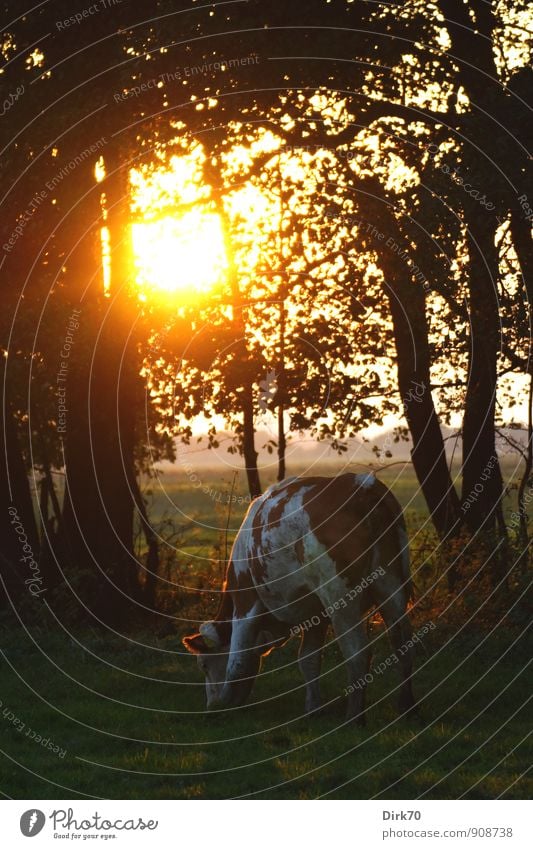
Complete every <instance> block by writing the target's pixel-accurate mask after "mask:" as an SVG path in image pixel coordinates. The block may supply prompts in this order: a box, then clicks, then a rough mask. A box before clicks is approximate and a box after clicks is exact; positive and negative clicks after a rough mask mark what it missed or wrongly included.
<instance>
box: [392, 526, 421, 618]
mask: <svg viewBox="0 0 533 849" xmlns="http://www.w3.org/2000/svg"><path fill="white" fill-rule="evenodd" d="M396 535H397V539H398V548H399V550H400V570H401V579H402V586H403V588H404V590H405V596H406V600H407V601H408V602H409V601H414V598H415V589H416V587H415V584H414V581H413V578H412V576H411V557H410V554H409V537H408V536H407V528H406V526H405V519H404V517H403V514H400V516H399V518H398V520H397V522H396Z"/></svg>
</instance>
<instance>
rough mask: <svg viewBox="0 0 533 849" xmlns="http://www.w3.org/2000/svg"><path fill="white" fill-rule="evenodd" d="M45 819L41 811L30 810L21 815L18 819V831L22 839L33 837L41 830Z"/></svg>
mask: <svg viewBox="0 0 533 849" xmlns="http://www.w3.org/2000/svg"><path fill="white" fill-rule="evenodd" d="M45 822H46V817H45V815H44V814H43V812H42V811H39V810H37V808H32V809H31V810H29V811H26V812H25V813H24V814H22V816H21V818H20V830H21V832H22V833H23V835H24V837H35V836H36V835H37V834H39V832H40V831H42V830H43V828H44V824H45Z"/></svg>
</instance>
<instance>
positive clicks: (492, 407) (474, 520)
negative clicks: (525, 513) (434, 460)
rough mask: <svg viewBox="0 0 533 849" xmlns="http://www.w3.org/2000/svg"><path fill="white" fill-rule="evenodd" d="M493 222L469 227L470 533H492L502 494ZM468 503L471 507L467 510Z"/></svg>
mask: <svg viewBox="0 0 533 849" xmlns="http://www.w3.org/2000/svg"><path fill="white" fill-rule="evenodd" d="M494 236H495V232H494V221H493V220H492V218H489V217H488V216H487V215H485V216H483V213H479V211H476V212H473V213H472V215H471V221H470V223H469V229H468V250H469V254H470V269H469V272H470V273H469V278H468V285H469V309H470V358H469V367H468V383H467V388H466V398H465V411H464V417H463V490H462V502H463V509H464V510H465V518H466V523H467V525H468V527H469V528H470V530H471V531H473V532H474V533H475V532H478V531H480V530H481V528H484V529H485V530H492V529H494V527H495V522H496V519H497V516H496V512H497V510H498V507H499V504H500V502H501V498H502V493H503V480H502V474H501V469H500V464H499V460H498V455H497V452H496V435H495V411H496V390H497V360H498V351H499V346H500V331H499V313H498V291H497V279H498V255H497V250H496V247H495V244H494ZM467 505H468V506H467Z"/></svg>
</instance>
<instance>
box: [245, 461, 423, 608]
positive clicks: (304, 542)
mask: <svg viewBox="0 0 533 849" xmlns="http://www.w3.org/2000/svg"><path fill="white" fill-rule="evenodd" d="M406 542H407V538H406V535H405V525H404V523H403V517H402V512H401V508H400V506H399V504H398V502H397V500H396V498H395V497H394V496H393V495H392V493H391V492H390V491H389V490H388V489H387V487H386V486H385V485H384V484H383V483H381V481H378V480H377V479H376V478H375V477H374V476H373V475H353V474H344V475H340V476H338V477H336V478H323V477H309V478H291V479H289V480H287V481H282V482H281V483H279V484H275V485H274V486H272V487H270V488H269V489H268V490H267V491H266V492H265V493H264V494H263V495H262V496H260V497H259V498H258V499H256V500H255V501H254V502H252V504H251V506H250V508H249V510H248V513H247V515H246V517H245V520H244V522H243V524H242V526H241V529H240V530H239V533H238V535H237V538H236V540H235V544H234V547H233V549H232V566H233V569H234V571H235V575H236V578H237V582H238V583H239V584H240V585H241V586H243V587H244V586H245V585H246V584H248V585H250V584H253V586H254V587H255V590H256V592H257V594H258V596H259V598H260V599H261V601H262V602H263V604H264V605H265V606H266V607H267V609H269V610H270V611H271V612H272V613H273V614H274V615H275V616H276V617H277V618H279V619H281V620H283V621H286V622H290V623H294V624H296V623H298V622H300V621H302V620H303V619H305V618H307V617H309V616H313V615H317V614H319V613H320V612H321V611H322V610H324V609H326V608H328V607H330V606H331V605H333V604H335V603H339V602H340V600H341V599H345V598H348V597H350V598H351V603H353V602H354V600H356V601H357V604H358V605H360V606H362V607H363V608H368V607H369V606H370V604H371V584H372V581H373V580H376V578H375V575H376V570H379V569H380V567H381V571H383V565H384V564H386V566H387V580H391V581H392V582H393V584H394V585H397V584H398V583H399V582H402V581H404V582H405V581H408V558H407V554H406ZM402 552H403V554H402ZM372 576H374V577H373V578H372ZM369 578H370V581H369ZM381 580H383V579H381ZM365 582H366V583H368V584H369V588H368V589H367V588H366V587H365ZM362 586H363V589H361V587H362Z"/></svg>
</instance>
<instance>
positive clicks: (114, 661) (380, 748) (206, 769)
mask: <svg viewBox="0 0 533 849" xmlns="http://www.w3.org/2000/svg"><path fill="white" fill-rule="evenodd" d="M398 474H400V476H399V477H397V475H398ZM203 475H204V477H203V479H202V480H201V481H200V483H201V486H200V487H198V486H195V485H194V484H196V483H197V482H196V481H195V482H192V483H191V481H190V480H185V481H184V480H178V479H173V478H172V476H167V477H166V478H165V479H164V483H163V486H164V489H163V490H162V489H158V488H157V487H156V486H154V488H153V496H152V500H153V504H152V512H153V513H155V514H156V515H157V517H158V519H159V521H160V522H161V528H162V530H163V529H164V528H165V527H166V529H167V532H168V533H167V536H169V535H170V532H169V528H170V525H169V524H168V522H167V524H166V525H165V516H166V517H167V518H168V517H170V516H171V514H173V513H175V510H176V508H177V509H179V510H181V511H182V515H181V516H179V518H178V519H177V520H176V522H177V525H178V526H179V527H177V530H175V534H174V537H173V539H174V540H175V542H176V543H177V549H178V552H177V559H176V557H175V558H174V561H172V559H171V558H170V557H169V558H168V561H167V563H166V564H165V570H166V571H164V572H163V574H164V576H166V577H167V579H168V580H171V581H173V582H174V583H176V582H177V583H180V582H183V584H184V585H186V588H181V589H180V588H179V587H178V588H176V587H172V588H171V587H170V585H169V586H168V589H167V590H166V594H163V598H162V600H163V604H164V611H165V614H166V615H165V616H164V617H161V624H160V626H159V627H158V628H156V629H150V630H147V629H146V627H143V626H142V624H140V625H136V626H135V627H132V628H131V630H129V631H128V632H127V633H126V634H125V635H118V634H117V635H111V634H109V633H107V634H104V633H103V632H99V631H96V630H92V629H91V630H88V629H85V630H82V629H76V628H74V627H73V626H72V625H70V624H66V620H65V621H56V620H55V619H54V618H53V615H52V613H51V612H47V611H46V610H45V611H44V613H43V619H42V622H41V624H40V625H39V627H35V626H33V627H32V628H31V629H30V628H25V627H23V626H22V624H21V620H24V611H21V612H20V614H15V613H10V614H8V615H4V617H3V618H2V620H1V621H0V633H1V645H2V663H1V689H0V701H1V705H0V748H1V749H2V752H3V756H2V760H1V766H0V789H1V790H2V791H3V793H4V794H5V795H6V796H8V797H13V798H35V799H39V798H65V797H73V798H85V797H103V798H163V799H190V798H235V797H246V798H298V799H310V798H316V797H327V798H337V799H340V798H355V799H364V798H375V797H379V798H384V799H410V798H419V797H424V798H458V797H465V798H496V797H498V796H504V797H505V798H528V797H530V796H531V793H532V791H533V782H532V781H531V779H530V778H529V777H528V775H527V773H528V770H529V768H530V765H531V762H532V757H531V755H532V752H531V747H528V735H529V734H530V729H531V704H530V699H531V668H530V666H529V664H530V657H531V639H530V635H529V634H528V631H527V629H526V628H524V624H523V621H522V620H521V619H520V617H513V615H512V613H511V614H510V615H508V616H506V617H505V618H504V619H503V621H501V622H500V623H499V624H498V623H494V625H493V626H491V628H487V629H479V628H477V627H473V626H472V625H469V623H468V621H466V620H465V622H456V623H455V624H450V619H449V617H448V618H445V617H441V615H440V612H439V611H438V610H437V609H435V608H434V607H433V608H432V607H431V605H429V604H428V605H427V606H426V607H425V608H424V607H422V608H421V609H420V610H415V613H414V620H415V622H414V624H415V629H420V628H422V627H423V626H424V625H428V624H429V625H431V628H430V629H429V628H428V629H427V633H426V634H425V635H424V636H423V638H421V642H420V645H419V647H418V652H417V663H416V674H415V680H414V686H415V691H416V694H417V697H418V701H419V706H420V709H419V713H418V715H417V716H416V717H414V718H412V719H409V720H399V719H398V718H397V716H396V712H395V692H394V691H395V688H396V685H397V677H396V674H395V669H394V668H387V669H386V671H385V672H383V674H377V673H376V674H375V676H374V680H373V682H372V684H371V685H370V687H369V709H368V716H367V720H368V725H367V728H366V729H364V730H361V729H358V728H354V727H352V726H348V725H345V724H344V703H343V699H342V691H343V688H344V686H345V684H346V681H345V671H344V667H343V665H342V659H341V656H340V653H339V651H338V649H337V646H336V645H335V644H334V643H330V644H329V645H328V647H327V650H326V652H325V659H324V676H323V690H324V695H325V697H326V702H327V705H326V707H325V709H324V711H323V713H322V714H321V715H320V716H317V717H314V718H313V719H308V718H306V717H304V716H302V710H303V700H304V694H303V687H302V680H301V678H300V674H299V672H298V670H297V667H296V663H295V661H296V653H297V648H298V646H297V644H296V641H295V640H292V641H291V642H290V643H289V644H288V645H287V646H285V647H284V648H283V649H282V650H280V651H277V652H274V653H273V654H272V655H271V656H270V657H269V658H267V659H266V661H265V663H264V666H263V670H262V671H263V673H264V674H261V675H260V676H259V678H258V680H257V682H256V687H255V689H254V691H253V694H252V699H251V703H250V705H249V706H246V707H245V708H244V709H242V708H241V709H239V710H236V711H233V712H231V711H230V712H228V713H225V714H223V715H220V716H216V715H212V714H210V715H207V714H206V713H205V712H204V693H203V680H202V676H201V675H200V673H199V671H198V669H197V667H196V663H195V660H194V659H193V658H192V657H191V656H190V655H188V654H187V653H186V652H185V651H184V650H183V648H182V646H181V636H182V635H183V634H184V633H187V632H190V631H191V630H192V629H194V628H195V627H196V621H197V620H198V619H201V618H203V617H204V616H208V615H212V613H213V612H214V606H216V600H215V596H214V595H213V588H214V587H215V586H216V585H217V582H218V580H219V577H218V570H219V568H220V563H219V559H220V558H221V557H222V556H223V548H224V532H222V533H221V532H220V531H219V530H217V529H218V528H219V527H222V528H224V527H225V525H226V522H227V518H228V517H227V499H228V495H230V494H231V488H232V481H231V478H230V477H229V476H226V480H221V479H220V476H219V475H215V474H214V473H212V472H209V471H205V472H204V473H203ZM392 475H394V483H393V488H394V491H395V492H396V494H397V495H398V497H399V498H400V499H401V501H402V503H403V504H404V505H405V507H406V513H407V517H408V524H409V528H410V537H411V540H412V545H413V557H414V563H415V569H416V570H417V572H418V573H419V574H418V582H419V584H420V587H421V588H422V589H421V592H422V593H425V589H424V588H427V586H429V585H430V584H431V569H433V568H434V567H433V563H432V561H431V558H429V559H428V558H427V557H426V549H427V550H428V551H431V538H432V537H431V532H430V531H429V530H428V529H427V527H426V517H425V514H424V509H423V503H422V502H421V499H420V496H419V495H418V494H417V492H416V486H415V481H414V480H413V478H412V475H411V472H410V470H409V468H408V467H407V468H405V467H402V466H396V467H394V468H393V469H391V470H389V471H388V472H387V476H388V477H389V479H388V481H387V482H390V476H392ZM387 476H385V475H382V478H383V479H385V480H387ZM200 477H201V476H200ZM182 478H183V476H182ZM204 489H206V490H208V491H207V492H205V491H203V490H204ZM219 494H220V496H219ZM233 495H234V496H235V499H236V501H235V504H234V506H233V509H232V513H231V517H230V528H233V527H235V526H236V525H238V521H239V519H240V516H241V515H242V513H243V512H244V509H245V507H246V504H245V503H244V498H243V499H242V500H241V503H239V497H240V496H242V495H243V491H242V482H240V483H239V485H238V486H237V487H236V488H235V489H234V491H233ZM172 502H173V503H174V504H175V507H172ZM229 538H230V539H231V533H230V534H229ZM217 545H218V546H219V548H218V549H217V548H216V546H217ZM217 558H219V559H217ZM173 562H174V566H172V563H173ZM482 603H483V599H482V598H480V599H479V604H482ZM19 615H20V618H19ZM433 626H434V627H433ZM372 640H373V653H374V659H373V664H372V668H373V669H375V668H376V667H377V666H378V665H379V663H380V662H381V661H383V660H385V659H386V658H387V657H388V656H389V654H390V648H389V644H388V642H387V639H386V635H385V634H384V633H383V627H382V625H381V624H380V623H379V622H378V621H375V622H374V624H373V625H372Z"/></svg>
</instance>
